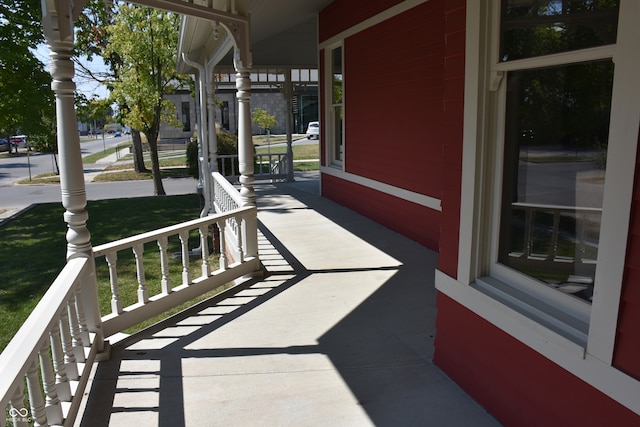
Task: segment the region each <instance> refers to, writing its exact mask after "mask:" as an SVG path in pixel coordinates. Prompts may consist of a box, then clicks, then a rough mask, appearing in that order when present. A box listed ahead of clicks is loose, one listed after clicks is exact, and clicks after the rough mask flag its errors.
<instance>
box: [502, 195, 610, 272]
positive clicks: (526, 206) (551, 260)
mask: <svg viewBox="0 0 640 427" xmlns="http://www.w3.org/2000/svg"><path fill="white" fill-rule="evenodd" d="M511 206H512V209H513V211H514V212H517V211H520V212H522V215H523V223H522V224H521V226H522V247H517V248H512V250H511V252H509V264H510V265H512V266H514V267H516V268H518V269H526V270H532V269H533V270H535V269H540V268H542V269H544V270H545V271H549V272H554V273H561V274H576V273H577V272H578V271H580V272H581V273H582V275H584V276H586V277H589V276H590V277H593V274H594V272H595V263H596V257H597V250H598V242H597V239H598V234H599V230H600V218H601V216H602V209H600V208H587V207H566V206H556V205H541V204H534V203H512V204H511ZM563 221H565V222H568V223H570V226H569V227H568V228H567V227H563V225H562V222H563ZM562 245H564V246H565V248H564V250H561V246H562Z"/></svg>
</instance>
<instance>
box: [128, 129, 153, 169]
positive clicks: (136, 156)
mask: <svg viewBox="0 0 640 427" xmlns="http://www.w3.org/2000/svg"><path fill="white" fill-rule="evenodd" d="M131 139H132V140H133V168H134V170H135V171H136V172H138V173H141V172H149V169H147V167H146V166H145V164H144V156H143V154H142V138H140V131H137V130H135V129H131Z"/></svg>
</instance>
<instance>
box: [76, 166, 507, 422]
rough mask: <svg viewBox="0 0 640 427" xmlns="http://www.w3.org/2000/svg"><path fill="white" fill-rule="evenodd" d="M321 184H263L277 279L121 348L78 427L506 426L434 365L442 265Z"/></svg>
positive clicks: (266, 231)
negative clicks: (437, 280) (437, 274)
mask: <svg viewBox="0 0 640 427" xmlns="http://www.w3.org/2000/svg"><path fill="white" fill-rule="evenodd" d="M314 175H315V174H313V173H311V175H310V176H309V175H297V176H296V181H295V182H294V183H279V184H267V183H262V182H258V183H257V184H256V193H257V198H258V201H259V202H258V222H259V230H260V233H259V238H258V246H259V253H260V257H261V260H262V263H263V265H264V269H265V270H266V273H265V277H264V278H263V279H257V280H253V281H249V282H246V283H244V284H242V285H240V286H239V287H237V288H233V289H232V290H230V291H228V292H227V293H226V294H225V295H223V296H220V297H214V298H212V299H210V300H208V301H205V302H203V303H201V304H199V305H197V306H195V307H192V308H191V309H189V310H187V311H185V312H183V313H181V314H179V315H176V316H174V317H172V318H169V319H167V320H166V321H164V322H161V323H160V324H158V325H156V326H154V327H151V328H149V329H147V330H145V331H142V332H140V333H137V334H134V335H131V336H128V337H124V336H121V338H123V339H122V340H121V341H119V342H116V343H114V342H113V338H112V339H111V340H110V341H112V346H111V358H110V360H108V361H104V362H100V363H99V364H97V366H96V367H95V368H94V371H93V373H92V374H91V378H90V380H89V384H88V385H87V389H86V391H85V397H84V399H83V403H82V406H83V408H81V411H80V413H79V415H78V419H77V420H76V425H86V426H107V425H113V426H120V425H137V426H163V425H167V426H168V425H171V426H175V425H348V426H354V425H438V426H441V425H447V426H455V425H474V426H495V425H498V424H497V423H496V422H495V420H494V419H493V418H492V417H491V416H490V415H488V414H487V413H486V412H485V411H484V410H483V409H482V408H481V407H479V406H478V405H477V404H476V403H475V402H474V401H473V400H472V399H470V398H469V397H468V396H467V395H466V394H465V393H464V392H463V391H461V389H460V388H459V387H458V386H457V385H456V384H455V383H453V382H452V381H451V380H450V379H449V378H448V377H446V376H445V375H444V374H443V373H442V372H441V371H440V370H439V369H438V368H436V367H435V366H434V365H433V363H432V354H433V340H434V336H435V314H436V313H435V297H436V291H435V289H434V286H433V280H434V268H435V265H436V259H437V254H436V253H434V252H431V251H429V250H427V249H425V248H424V247H423V246H421V245H418V244H416V243H415V242H412V241H410V240H408V239H406V238H404V237H402V236H400V235H399V234H397V233H394V232H392V231H389V230H388V229H386V228H384V227H381V226H380V225H379V224H377V223H375V222H373V221H370V220H368V219H366V218H364V217H362V216H360V215H358V214H356V213H354V212H353V211H350V210H348V209H345V208H343V207H341V206H339V205H337V204H335V203H333V202H331V201H329V200H327V199H324V198H321V197H319V195H318V181H317V175H315V176H314Z"/></svg>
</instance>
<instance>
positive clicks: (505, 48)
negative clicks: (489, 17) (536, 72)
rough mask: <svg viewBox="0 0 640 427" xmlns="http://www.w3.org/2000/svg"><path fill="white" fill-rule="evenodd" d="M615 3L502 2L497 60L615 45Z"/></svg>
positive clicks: (560, 0)
mask: <svg viewBox="0 0 640 427" xmlns="http://www.w3.org/2000/svg"><path fill="white" fill-rule="evenodd" d="M618 3H619V0H579V1H578V0H502V8H501V14H502V17H501V21H500V22H501V43H500V45H501V46H500V60H501V61H510V60H514V59H521V58H530V57H534V56H541V55H548V54H552V53H560V52H567V51H571V50H577V49H586V48H590V47H596V46H604V45H608V44H613V43H615V42H616V32H617V27H618Z"/></svg>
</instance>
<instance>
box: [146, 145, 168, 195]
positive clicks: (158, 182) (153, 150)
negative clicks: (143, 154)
mask: <svg viewBox="0 0 640 427" xmlns="http://www.w3.org/2000/svg"><path fill="white" fill-rule="evenodd" d="M147 139H148V140H149V154H150V155H151V174H152V176H153V194H154V195H156V196H166V195H167V193H166V192H165V191H164V185H163V184H162V175H161V174H160V159H159V158H158V141H157V137H156V138H150V137H149V136H147Z"/></svg>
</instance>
